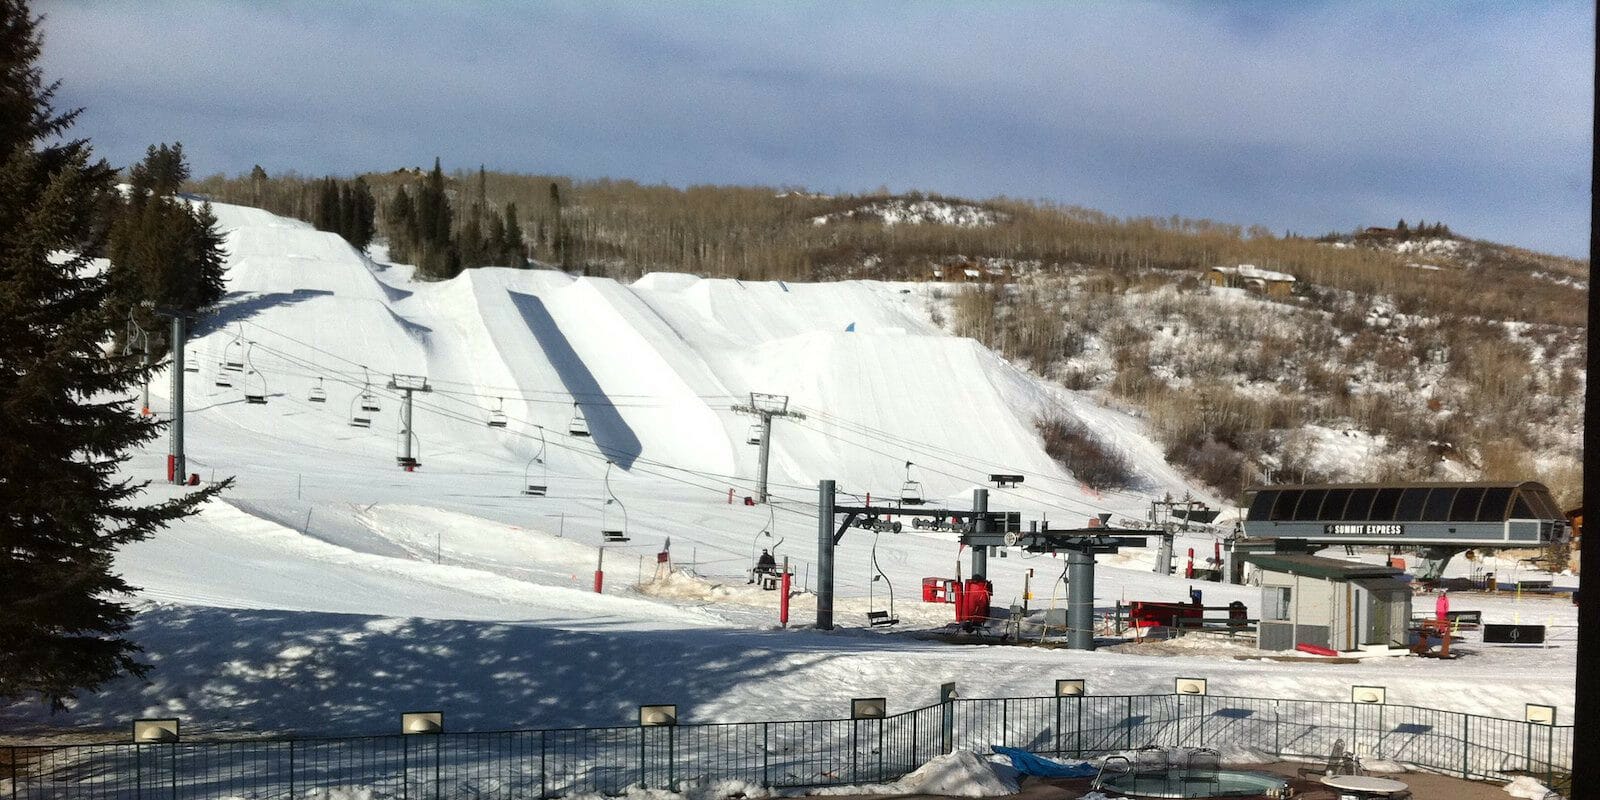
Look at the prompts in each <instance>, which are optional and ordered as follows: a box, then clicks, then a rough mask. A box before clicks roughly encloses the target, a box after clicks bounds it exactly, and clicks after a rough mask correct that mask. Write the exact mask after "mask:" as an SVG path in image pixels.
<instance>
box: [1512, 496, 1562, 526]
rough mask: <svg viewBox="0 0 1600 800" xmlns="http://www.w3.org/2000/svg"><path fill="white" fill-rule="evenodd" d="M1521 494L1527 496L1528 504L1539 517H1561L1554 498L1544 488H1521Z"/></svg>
mask: <svg viewBox="0 0 1600 800" xmlns="http://www.w3.org/2000/svg"><path fill="white" fill-rule="evenodd" d="M1521 493H1522V494H1526V495H1527V496H1528V505H1529V506H1530V507H1532V508H1533V513H1535V514H1537V515H1538V518H1539V519H1561V511H1560V510H1559V509H1557V508H1556V499H1555V498H1554V497H1551V496H1550V492H1549V491H1547V490H1544V489H1538V490H1534V489H1523V490H1522V492H1521Z"/></svg>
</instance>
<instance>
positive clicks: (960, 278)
mask: <svg viewBox="0 0 1600 800" xmlns="http://www.w3.org/2000/svg"><path fill="white" fill-rule="evenodd" d="M928 279H929V280H932V281H942V282H945V283H1011V282H1012V281H1013V280H1015V279H1016V275H1015V274H1014V273H1013V272H1012V271H1011V268H1010V267H985V266H981V265H979V264H974V263H972V262H970V261H966V262H960V263H956V264H935V265H933V266H932V267H930V268H929V270H928Z"/></svg>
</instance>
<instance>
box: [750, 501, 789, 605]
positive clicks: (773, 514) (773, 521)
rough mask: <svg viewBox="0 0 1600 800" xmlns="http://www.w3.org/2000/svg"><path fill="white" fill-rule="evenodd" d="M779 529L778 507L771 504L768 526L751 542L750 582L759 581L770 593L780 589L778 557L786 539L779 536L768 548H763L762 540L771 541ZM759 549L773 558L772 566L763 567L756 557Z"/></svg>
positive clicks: (758, 532) (763, 527)
mask: <svg viewBox="0 0 1600 800" xmlns="http://www.w3.org/2000/svg"><path fill="white" fill-rule="evenodd" d="M777 527H778V519H777V510H776V507H775V506H773V505H772V504H771V503H768V504H767V524H765V525H763V526H761V530H759V531H757V532H756V535H755V538H753V539H751V540H750V580H749V582H750V583H756V582H757V581H759V582H760V583H761V588H762V589H765V590H768V591H771V590H774V589H777V588H778V575H779V571H780V567H778V563H777V555H778V548H779V547H782V546H783V538H784V537H782V536H779V537H778V540H777V541H776V542H774V543H773V544H770V545H768V546H767V547H761V540H762V538H766V539H771V538H772V534H773V533H774V531H775V530H776V529H777ZM757 549H760V550H762V551H763V552H765V553H766V554H767V555H768V556H770V557H771V558H772V563H771V564H770V565H767V566H763V565H762V564H761V557H760V556H758V555H756V550H757Z"/></svg>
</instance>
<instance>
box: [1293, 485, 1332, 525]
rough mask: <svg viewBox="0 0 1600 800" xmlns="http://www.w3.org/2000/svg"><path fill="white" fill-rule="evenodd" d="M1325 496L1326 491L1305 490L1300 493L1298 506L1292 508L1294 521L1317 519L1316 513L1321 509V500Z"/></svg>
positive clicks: (1326, 494)
mask: <svg viewBox="0 0 1600 800" xmlns="http://www.w3.org/2000/svg"><path fill="white" fill-rule="evenodd" d="M1327 496H1328V490H1327V489H1307V490H1305V491H1303V492H1301V493H1300V504H1299V505H1297V506H1295V507H1294V518H1295V521H1296V522H1298V521H1301V520H1311V519H1317V518H1318V517H1317V512H1318V511H1320V510H1321V509H1322V500H1323V498H1325V497H1327Z"/></svg>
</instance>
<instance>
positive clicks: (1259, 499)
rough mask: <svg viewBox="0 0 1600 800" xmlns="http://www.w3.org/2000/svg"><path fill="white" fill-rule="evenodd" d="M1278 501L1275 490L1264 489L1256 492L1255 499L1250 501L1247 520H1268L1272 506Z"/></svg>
mask: <svg viewBox="0 0 1600 800" xmlns="http://www.w3.org/2000/svg"><path fill="white" fill-rule="evenodd" d="M1277 499H1278V490H1277V489H1264V490H1262V491H1259V492H1256V496H1255V499H1253V500H1251V501H1250V514H1249V517H1248V518H1249V519H1270V518H1271V517H1270V516H1269V515H1270V514H1271V513H1272V504H1273V503H1274V502H1275V501H1276V500H1277Z"/></svg>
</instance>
